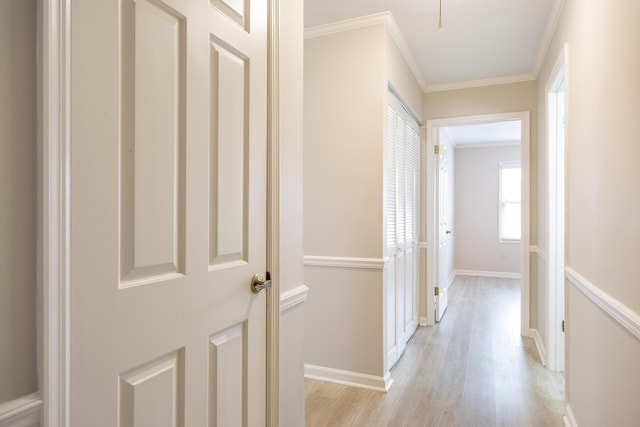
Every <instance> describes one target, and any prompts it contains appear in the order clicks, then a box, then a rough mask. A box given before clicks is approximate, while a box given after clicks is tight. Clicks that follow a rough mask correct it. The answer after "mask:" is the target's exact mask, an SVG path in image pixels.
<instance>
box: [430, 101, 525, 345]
mask: <svg viewBox="0 0 640 427" xmlns="http://www.w3.org/2000/svg"><path fill="white" fill-rule="evenodd" d="M495 123H502V124H504V125H505V126H506V127H508V126H509V125H517V126H518V140H519V152H518V153H516V158H515V159H513V161H512V162H510V165H511V166H513V165H514V164H515V163H518V165H519V166H520V170H521V182H520V190H521V191H520V196H521V198H520V200H518V201H517V202H518V204H519V205H520V206H519V208H520V217H519V220H520V226H519V229H520V240H519V243H520V251H519V254H516V256H517V257H519V261H520V262H519V266H520V270H519V274H517V273H514V274H512V275H510V277H519V278H520V290H521V292H520V294H521V307H520V313H521V314H520V317H521V334H522V335H523V336H529V249H530V248H529V241H530V236H529V206H530V200H529V199H530V195H529V182H530V168H529V155H530V154H529V146H530V143H529V129H530V124H529V112H516V113H504V114H489V115H481V116H467V117H458V118H452V119H440V120H432V121H428V122H427V125H426V132H427V149H426V154H425V158H424V161H425V164H426V171H427V173H426V174H424V177H423V188H425V191H424V198H425V199H426V209H425V215H424V218H423V220H424V223H423V224H425V227H424V229H426V233H425V234H426V236H425V237H426V242H427V259H426V283H425V285H424V293H423V294H422V295H426V307H427V312H426V324H428V325H432V324H434V323H435V322H436V321H437V320H439V317H442V315H443V314H444V310H445V309H446V307H442V305H443V304H446V293H447V292H446V289H445V292H444V293H443V292H442V290H441V287H442V285H441V283H444V284H445V285H444V286H445V288H446V287H448V285H449V284H450V283H451V280H450V277H451V275H448V276H449V277H447V278H446V279H445V276H447V274H446V273H445V274H442V273H443V271H442V269H443V268H445V269H449V270H451V264H450V263H451V262H452V261H453V260H451V261H449V264H448V263H447V262H444V263H443V257H444V258H446V257H447V256H451V252H452V251H451V250H450V249H448V252H444V251H441V249H443V248H446V247H447V245H443V244H442V241H441V240H442V239H444V240H445V241H446V240H447V239H451V238H453V237H454V236H455V234H456V231H455V227H456V225H455V224H453V227H451V224H450V223H446V222H445V223H446V226H445V227H444V228H443V227H442V226H441V222H442V221H441V217H442V216H443V214H444V215H445V216H446V212H444V213H443V212H442V210H441V201H442V197H441V194H440V190H441V189H443V188H447V185H442V183H441V181H442V177H441V176H447V175H451V171H450V170H451V169H452V167H455V166H453V165H452V162H451V160H450V159H448V158H447V159H446V162H445V164H446V165H447V169H448V173H447V174H442V173H441V167H440V166H441V163H442V161H443V160H444V159H443V156H442V155H441V154H440V153H442V151H441V150H442V149H441V148H440V147H439V146H440V145H441V144H442V145H452V142H451V141H452V140H453V139H452V135H451V134H452V129H454V127H455V128H462V127H470V129H471V128H473V127H474V126H478V127H483V126H488V125H489V124H495ZM472 132H473V131H472ZM447 141H448V142H447ZM503 142H505V141H503ZM511 143H512V144H514V143H516V141H511ZM489 145H496V144H485V146H486V147H487V146H489ZM498 145H499V144H498ZM436 146H438V149H436V148H435V147H436ZM450 149H451V148H446V149H445V152H446V151H447V150H450ZM436 150H437V153H436ZM456 151H457V150H456ZM498 174H499V162H496V164H495V189H494V190H493V191H494V193H495V196H496V206H495V209H496V210H495V212H496V218H495V225H496V233H495V234H496V235H495V236H494V237H495V242H498V241H499V240H500V236H499V233H498V231H497V230H498V221H499V218H498V211H499V209H500V206H501V203H502V202H501V201H499V198H498V192H499V187H498ZM449 186H450V184H449ZM452 204H454V203H452V202H448V203H446V204H445V206H451V205H452ZM512 208H513V206H512V205H510V209H511V210H513V209H512ZM450 217H451V215H449V218H450ZM511 228H513V227H511ZM446 271H448V270H446ZM465 273H467V274H476V275H478V274H487V275H489V274H497V273H498V272H497V271H493V272H491V271H487V270H484V271H481V270H480V269H476V270H466V271H462V270H460V271H455V274H460V275H464V274H465ZM455 274H454V275H455ZM501 277H509V275H502V276H501ZM436 288H437V289H438V290H437V293H438V295H436ZM443 294H444V298H442V295H443Z"/></svg>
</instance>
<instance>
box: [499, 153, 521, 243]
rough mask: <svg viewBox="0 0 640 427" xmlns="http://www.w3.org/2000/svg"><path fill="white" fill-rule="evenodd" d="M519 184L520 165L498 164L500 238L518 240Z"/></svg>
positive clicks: (519, 236)
mask: <svg viewBox="0 0 640 427" xmlns="http://www.w3.org/2000/svg"><path fill="white" fill-rule="evenodd" d="M521 184H522V174H521V169H520V165H518V164H514V163H510V162H505V163H501V164H500V232H499V233H500V236H499V237H500V240H520V239H521V235H520V228H521V218H520V214H521V208H520V204H521Z"/></svg>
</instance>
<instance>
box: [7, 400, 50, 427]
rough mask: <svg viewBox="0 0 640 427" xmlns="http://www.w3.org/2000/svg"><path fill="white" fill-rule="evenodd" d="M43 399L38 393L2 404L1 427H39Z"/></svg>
mask: <svg viewBox="0 0 640 427" xmlns="http://www.w3.org/2000/svg"><path fill="white" fill-rule="evenodd" d="M41 411H42V399H41V398H40V396H39V395H38V394H37V393H33V394H30V395H28V396H25V397H21V398H20V399H16V400H12V401H10V402H6V403H2V404H0V427H37V426H39V425H40V417H41V415H40V412H41Z"/></svg>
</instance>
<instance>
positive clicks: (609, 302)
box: [565, 267, 640, 339]
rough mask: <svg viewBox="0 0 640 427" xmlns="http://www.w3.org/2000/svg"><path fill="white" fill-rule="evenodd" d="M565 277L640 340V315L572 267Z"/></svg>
mask: <svg viewBox="0 0 640 427" xmlns="http://www.w3.org/2000/svg"><path fill="white" fill-rule="evenodd" d="M565 275H566V277H567V279H568V280H569V282H570V283H571V284H572V285H573V286H574V287H575V288H576V289H578V290H579V291H580V292H582V293H583V294H584V295H585V296H586V297H587V298H589V299H590V300H591V301H592V302H593V303H594V304H595V305H597V306H598V307H600V308H601V309H602V310H603V311H604V312H605V313H606V314H608V315H609V316H610V317H611V318H612V319H614V320H615V321H616V322H618V323H619V324H620V325H621V326H622V327H624V328H625V329H626V330H628V331H629V332H631V333H632V334H633V335H634V336H635V337H636V338H637V339H640V314H638V313H636V312H635V311H633V310H632V309H630V308H629V307H627V306H626V305H624V304H623V303H621V302H620V301H618V300H617V299H615V298H614V297H612V296H611V295H609V294H608V293H606V292H604V291H603V290H602V289H600V288H598V287H597V286H596V285H594V284H593V283H591V282H589V281H588V280H587V279H586V278H585V277H583V276H582V275H580V274H579V273H578V272H577V271H575V270H573V269H572V268H571V267H566V268H565Z"/></svg>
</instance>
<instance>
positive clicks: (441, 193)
mask: <svg viewBox="0 0 640 427" xmlns="http://www.w3.org/2000/svg"><path fill="white" fill-rule="evenodd" d="M447 149H448V148H447V145H446V144H443V143H442V142H440V144H439V145H438V154H437V155H436V167H437V170H438V178H437V179H438V182H437V187H436V188H437V191H438V195H437V197H436V202H437V204H438V206H437V207H436V215H437V218H436V220H437V223H438V227H437V233H438V236H437V238H438V248H437V254H436V270H437V272H436V280H437V282H436V290H437V291H436V296H435V298H436V322H439V321H440V320H441V319H442V316H443V315H444V312H445V311H446V310H447V305H448V293H449V287H448V284H449V278H448V273H447V270H448V269H447V268H446V266H445V265H444V261H445V259H446V250H447V249H448V246H449V244H450V241H449V240H450V238H451V229H450V224H449V209H450V206H449V205H450V203H451V201H450V200H449V169H448V165H447Z"/></svg>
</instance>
